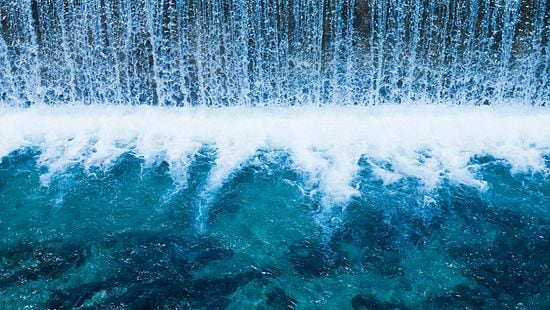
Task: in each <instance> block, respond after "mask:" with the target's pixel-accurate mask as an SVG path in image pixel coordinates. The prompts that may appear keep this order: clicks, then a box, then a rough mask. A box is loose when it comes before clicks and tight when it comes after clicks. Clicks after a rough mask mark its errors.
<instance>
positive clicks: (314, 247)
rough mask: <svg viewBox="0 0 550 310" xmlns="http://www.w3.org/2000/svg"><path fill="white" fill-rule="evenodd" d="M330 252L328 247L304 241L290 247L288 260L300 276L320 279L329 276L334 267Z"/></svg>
mask: <svg viewBox="0 0 550 310" xmlns="http://www.w3.org/2000/svg"><path fill="white" fill-rule="evenodd" d="M328 252H329V248H328V247H326V246H322V245H320V244H316V243H314V242H312V241H310V240H303V241H300V242H298V243H295V244H292V245H291V246H290V247H289V253H288V260H289V261H290V263H291V264H292V266H294V269H295V270H296V271H297V272H298V273H299V274H302V275H306V276H314V277H319V276H324V275H327V274H328V273H329V271H330V270H331V269H333V267H334V263H333V261H332V260H331V259H330V258H329V256H328Z"/></svg>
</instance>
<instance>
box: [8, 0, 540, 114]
mask: <svg viewBox="0 0 550 310" xmlns="http://www.w3.org/2000/svg"><path fill="white" fill-rule="evenodd" d="M549 5H550V4H549V3H548V1H547V0H444V1H439V0H423V1H421V0H385V1H376V0H324V1H319V0H277V1H266V0H213V1H203V0H140V1H128V0H113V1H104V0H87V1H79V0H17V1H16V0H2V1H0V22H1V27H0V101H1V102H3V103H4V104H8V105H30V104H33V103H49V104H57V103H65V102H82V103H117V104H140V103H144V104H154V105H180V106H181V105H187V106H188V105H210V106H223V105H230V106H233V105H297V104H298V105H299V104H315V105H317V104H358V105H367V104H378V103H386V102H388V103H406V102H435V103H453V104H502V103H505V102H513V103H523V104H532V105H544V104H546V103H548V100H550V85H549V78H548V77H549V76H550V40H549V36H550V6H549Z"/></svg>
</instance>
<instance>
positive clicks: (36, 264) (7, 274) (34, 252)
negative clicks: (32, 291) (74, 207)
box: [0, 243, 89, 287]
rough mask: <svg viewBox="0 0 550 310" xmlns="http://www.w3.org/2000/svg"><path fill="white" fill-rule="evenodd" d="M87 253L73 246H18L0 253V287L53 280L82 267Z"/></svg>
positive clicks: (31, 244)
mask: <svg viewBox="0 0 550 310" xmlns="http://www.w3.org/2000/svg"><path fill="white" fill-rule="evenodd" d="M88 255H89V250H88V249H85V248H82V247H79V246H77V245H75V244H56V243H51V244H41V243H36V244H34V243H22V244H20V245H18V246H16V247H13V248H10V249H8V250H7V251H3V252H0V257H2V258H3V260H4V262H5V263H4V264H3V266H2V269H0V274H1V277H0V287H7V286H11V285H15V284H17V283H24V282H27V281H34V280H38V279H42V278H44V279H54V278H57V277H59V276H61V275H62V274H63V273H65V272H67V271H68V270H70V269H73V268H78V267H80V266H81V265H82V264H84V262H85V260H86V257H87V256H88Z"/></svg>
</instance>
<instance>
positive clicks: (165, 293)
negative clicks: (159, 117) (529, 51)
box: [0, 110, 550, 309]
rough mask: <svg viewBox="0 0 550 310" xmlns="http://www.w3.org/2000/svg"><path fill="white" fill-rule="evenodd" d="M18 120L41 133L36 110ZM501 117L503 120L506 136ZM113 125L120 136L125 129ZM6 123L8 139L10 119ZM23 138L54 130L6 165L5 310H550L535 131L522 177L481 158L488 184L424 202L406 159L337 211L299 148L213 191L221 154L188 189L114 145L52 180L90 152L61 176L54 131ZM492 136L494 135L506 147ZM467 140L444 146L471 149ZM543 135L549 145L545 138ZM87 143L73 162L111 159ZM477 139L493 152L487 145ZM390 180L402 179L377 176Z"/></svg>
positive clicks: (441, 188)
mask: <svg viewBox="0 0 550 310" xmlns="http://www.w3.org/2000/svg"><path fill="white" fill-rule="evenodd" d="M46 111H49V110H46ZM12 112H13V113H11V114H17V113H29V114H25V116H26V117H25V120H31V119H32V117H31V116H32V115H31V114H30V113H32V110H31V111H30V112H24V111H23V112H21V111H19V110H17V111H15V110H13V111H12ZM16 112H17V113H16ZM42 112H44V111H42ZM58 112H59V111H58ZM58 112H55V113H58ZM458 112H460V111H458ZM71 113H73V115H72V116H71V117H73V118H76V119H77V120H76V121H77V122H78V120H79V116H78V115H76V116H75V115H74V111H73V112H71V111H63V113H61V114H63V115H65V114H67V115H70V114H71ZM162 113H168V112H166V111H165V112H162ZM453 113H455V114H456V113H457V111H454V112H453ZM491 113H493V115H495V116H496V119H497V121H495V120H493V122H496V123H498V122H499V121H498V120H504V121H503V122H506V121H511V120H510V119H509V118H505V117H504V116H501V117H498V115H500V114H498V113H496V112H494V111H493V112H491ZM38 114H44V113H38ZM46 114H47V113H46ZM83 114H85V115H86V117H87V118H88V119H96V118H97V117H96V116H97V115H95V114H93V113H90V111H87V112H86V111H85V112H84V113H83ZM111 114H112V115H113V119H111V120H110V121H113V122H114V120H115V119H116V120H117V121H118V122H117V124H123V121H122V118H121V117H119V116H117V115H118V114H116V113H115V112H112V113H111ZM145 114H147V115H148V116H150V115H151V114H150V113H145ZM382 114H383V113H382ZM397 114H399V113H397ZM426 114H427V113H426ZM458 114H460V113H458ZM473 114H475V115H477V114H479V111H474V112H473ZM473 114H472V115H473ZM3 115H4V116H3V117H4V118H3V120H4V124H7V117H9V115H8V113H6V114H3ZM465 115H470V114H468V113H466V114H465ZM533 115H535V116H536V117H541V118H544V117H546V116H545V115H547V113H546V112H544V111H538V112H537V111H535V113H534V114H533ZM470 116H471V115H470ZM52 117H53V116H51V115H46V116H44V119H45V118H52ZM117 117H118V119H117ZM273 117H274V116H273ZM301 117H302V118H303V117H304V114H302V115H301ZM310 117H311V115H310ZM373 117H374V116H373ZM482 117H483V116H482ZM508 117H511V116H510V115H508ZM252 118H253V117H252ZM313 118H314V119H315V117H313ZM331 118H336V119H337V118H338V116H337V115H336V116H335V115H331ZM378 118H379V119H381V118H383V117H382V116H379V117H378ZM436 118H437V117H436ZM151 119H152V120H155V118H154V117H151V118H150V120H151ZM230 119H231V121H230V122H229V123H232V122H233V121H234V118H232V117H230ZM437 119H439V118H437ZM462 119H467V117H463V118H462ZM264 120H265V119H264ZM318 121H319V119H318V118H317V122H318ZM515 121H517V119H516V120H514V121H512V123H514V122H515ZM487 122H488V123H490V122H491V120H489V119H487ZM15 123H17V122H15ZM321 123H322V121H321ZM19 124H20V125H21V126H23V127H21V128H27V127H28V128H31V127H32V128H33V130H36V131H37V132H38V131H40V130H41V129H40V128H42V127H41V126H43V128H46V127H48V128H50V129H47V130H46V129H44V130H43V133H44V134H43V135H42V136H41V138H37V137H36V135H34V136H33V135H30V134H29V137H28V140H26V141H39V142H36V143H34V144H36V145H34V146H33V145H31V144H32V143H30V142H28V143H21V145H22V146H20V147H15V149H13V150H11V151H9V153H8V154H5V155H4V156H3V157H2V159H1V163H0V210H1V212H0V302H1V304H0V307H1V308H3V309H23V308H32V309H34V308H50V309H71V308H82V309H87V308H100V309H154V308H157V309H175V308H208V309H221V308H228V309H247V308H257V309H292V308H296V309H321V308H323V309H397V308H398V309H420V308H424V309H442V308H470V309H472V308H504V309H544V308H548V307H550V297H549V296H550V294H549V293H550V287H549V285H550V270H549V269H550V244H549V239H550V233H549V232H550V215H549V212H548V211H549V209H548V207H549V206H550V174H549V173H548V171H549V169H550V155H549V154H550V152H548V153H545V151H544V150H547V148H545V147H543V146H541V145H538V146H537V147H535V146H533V145H532V143H530V141H531V140H532V139H531V138H532V137H533V136H536V134H535V133H534V132H533V136H524V137H523V139H524V140H525V141H526V143H528V145H531V149H529V150H531V151H533V149H534V150H538V151H540V160H541V162H540V163H541V166H540V167H538V168H537V169H534V168H531V169H527V170H521V169H518V168H517V167H516V166H515V165H517V162H514V160H513V158H514V157H513V156H511V155H510V154H509V158H503V157H497V156H494V155H491V154H483V153H479V154H474V155H467V157H468V161H467V169H469V171H470V172H471V174H472V176H473V177H474V179H475V180H478V181H480V182H481V184H484V185H483V186H481V187H480V186H475V185H472V184H474V183H472V182H460V181H459V180H461V178H457V177H456V176H454V174H453V173H451V172H450V171H449V168H445V167H440V168H437V169H435V170H434V171H433V172H431V174H437V175H438V182H437V183H435V184H434V185H433V186H431V187H428V186H427V185H426V184H427V181H426V180H427V177H426V176H425V172H422V173H421V174H418V175H416V176H415V174H414V171H413V170H412V168H410V169H409V170H406V169H405V168H403V163H402V162H400V161H399V160H398V159H397V157H395V156H394V157H391V158H388V159H387V160H386V161H384V160H382V159H380V158H376V157H374V156H370V155H369V152H365V154H364V155H362V156H360V158H359V160H358V161H357V162H356V166H357V170H356V172H355V173H354V174H353V176H352V178H351V180H350V181H349V186H350V187H351V188H353V189H354V193H353V195H350V196H348V198H347V199H336V198H334V199H332V200H330V201H329V200H327V198H326V197H327V196H331V195H330V193H331V191H330V190H329V189H328V188H329V187H330V186H333V187H334V186H336V185H337V184H338V182H333V183H330V182H328V183H327V181H323V180H322V179H315V178H314V177H312V175H311V173H309V174H308V173H304V172H303V171H302V169H300V168H298V167H299V166H298V165H297V160H298V161H299V160H300V159H299V156H298V155H297V152H296V151H295V149H292V148H278V147H263V148H257V149H251V150H252V151H251V153H249V154H248V158H247V159H246V160H244V161H242V162H241V163H240V164H239V165H238V166H237V167H236V168H233V169H231V171H230V172H229V174H228V175H227V176H225V177H224V178H223V182H221V183H220V184H219V185H218V186H212V185H211V183H212V181H211V179H212V176H213V173H214V171H215V169H216V167H218V168H219V167H220V165H221V164H222V163H221V161H220V158H222V154H226V155H227V151H226V152H225V153H224V151H223V148H222V147H221V146H219V147H216V144H208V143H206V144H203V145H202V146H201V147H199V148H198V149H197V150H196V151H195V152H193V153H191V155H189V156H188V157H186V159H185V160H184V162H185V166H186V170H185V178H186V180H187V181H186V182H178V181H177V178H176V177H175V175H174V170H175V169H176V168H177V167H176V166H175V164H174V163H173V162H172V163H171V161H170V160H169V159H168V158H169V156H168V155H166V152H168V153H169V150H168V151H165V152H164V153H165V155H164V157H155V158H156V159H154V160H150V157H151V156H150V155H151V154H148V153H146V152H143V151H140V149H141V150H142V149H143V148H139V147H136V146H135V145H134V146H132V145H128V144H127V143H126V142H121V141H119V143H121V144H120V145H119V149H120V150H123V151H120V154H119V153H116V152H115V154H116V155H114V156H113V157H112V158H113V159H112V160H111V161H110V162H109V164H105V163H103V164H92V165H88V164H87V163H86V161H85V160H83V159H80V160H73V161H72V162H70V163H69V164H66V163H65V164H64V165H63V169H57V170H56V169H55V167H57V166H56V163H57V162H60V161H63V159H64V158H65V159H66V158H73V159H74V158H76V157H75V154H79V152H71V150H72V149H74V147H71V146H70V145H71V144H70V143H71V141H77V140H79V138H78V135H76V136H74V137H72V138H68V139H66V137H65V138H64V140H63V141H65V144H64V145H65V148H64V149H63V150H62V151H59V152H58V153H56V154H62V155H56V156H57V157H55V156H54V157H55V158H56V159H55V160H54V159H52V158H54V157H52V156H53V155H51V154H52V152H53V151H52V150H51V149H49V148H47V147H46V144H52V142H51V141H54V140H52V139H53V138H52V135H53V134H52V133H55V130H54V129H51V128H53V127H55V126H58V125H55V124H56V123H55V121H52V122H51V124H47V125H44V123H43V122H37V123H35V124H42V125H34V126H28V125H24V124H23V123H22V122H21V123H19ZM348 124H349V122H348ZM499 124H500V125H501V127H500V128H501V130H502V132H501V135H498V136H507V135H511V134H506V133H507V132H509V131H508V130H507V129H509V128H510V127H507V126H506V125H503V124H504V123H499ZM386 125H387V129H388V130H389V134H391V132H392V129H391V128H393V127H391V125H390V124H386ZM466 125H468V124H467V123H466ZM6 126H7V125H6ZM82 126H85V125H82ZM120 126H122V125H120ZM159 126H160V125H159ZM205 126H206V124H205ZM266 126H267V125H266ZM319 126H320V127H322V124H320V125H319ZM349 126H353V125H349ZM468 126H469V127H472V126H474V127H475V126H476V125H474V123H472V124H470V125H468ZM58 127H60V128H64V130H72V131H74V132H77V128H72V129H67V126H61V125H59V126H58ZM343 127H345V126H343ZM524 127H525V126H524ZM407 128H408V129H409V130H411V128H414V126H413V127H407ZM463 129H464V128H458V129H457V132H458V133H452V134H451V133H448V132H447V133H446V134H448V135H453V134H454V135H455V138H456V139H457V140H460V137H459V136H460V134H459V133H462V132H464V130H463ZM25 130H27V129H20V130H18V132H24V131H25ZM257 130H260V131H261V128H260V129H258V128H256V129H254V131H257ZM281 130H282V129H281ZM142 131H143V132H145V130H142ZM546 131H548V130H547V129H545V128H541V130H540V131H539V132H538V134H539V135H540V136H541V137H543V138H544V137H546V136H544V134H545V132H546ZM3 132H4V133H5V132H6V131H5V129H4V131H3ZM48 132H49V135H48ZM116 132H117V131H115V130H114V129H113V131H112V133H113V134H114V133H116ZM395 132H398V131H395ZM87 134H88V135H89V136H90V137H91V138H90V140H91V141H94V142H92V145H93V146H94V147H93V148H94V151H91V152H88V153H86V152H81V153H84V154H83V155H82V154H80V155H78V156H82V158H84V159H86V158H89V157H91V156H92V155H93V154H96V155H97V154H99V153H100V152H101V149H103V150H105V149H109V148H107V147H105V146H103V147H102V146H101V141H102V140H101V139H102V138H104V136H105V135H106V133H105V132H103V133H102V134H100V133H96V134H92V133H90V132H89V131H88V133H87ZM226 134H227V135H230V134H229V133H227V131H226ZM430 134H431V135H433V136H438V135H439V134H437V133H435V134H434V133H433V132H431V133H430ZM358 135H359V134H358ZM418 136H421V135H418ZM479 136H481V137H484V138H483V139H481V138H480V139H481V140H484V141H489V138H488V137H489V134H488V133H480V135H479ZM7 137H8V136H7V134H6V135H4V143H6V141H7V140H6V138H7ZM325 138H326V137H325ZM417 138H418V139H419V140H422V139H421V138H420V137H417ZM157 139H160V138H158V137H157ZM495 139H496V138H495ZM8 140H9V139H8ZM115 140H116V139H115ZM134 140H135V139H134ZM138 140H139V139H138ZM481 140H479V141H481ZM542 140H544V139H542ZM499 141H500V140H499ZM503 141H506V140H503ZM332 142H333V143H336V142H335V140H333V141H332ZM45 143H46V144H45ZM75 143H76V142H75ZM94 143H95V144H94ZM136 143H137V142H136ZM472 143H473V142H472ZM503 143H504V142H501V144H500V145H506V144H505V143H504V144H503ZM14 145H17V144H16V143H14V144H12V146H14ZM60 145H62V144H60ZM334 145H336V144H334ZM488 145H491V144H490V143H489V144H488ZM403 146H404V144H402V145H401V146H399V147H398V146H395V147H396V148H400V147H403ZM422 146H423V147H424V148H423V150H421V151H419V152H417V153H416V157H415V160H416V165H417V166H416V167H417V168H418V169H420V168H422V167H424V168H426V167H428V166H429V163H430V160H431V159H434V160H435V159H436V158H439V157H437V155H436V154H440V158H443V157H441V156H442V155H441V154H444V150H445V149H444V150H443V151H442V150H439V151H437V149H436V148H435V147H432V148H428V145H427V144H426V143H423V144H422ZM508 147H510V145H508ZM59 148H60V147H59V145H58V146H56V147H55V149H56V150H58V149H59ZM174 148H176V149H177V147H174ZM4 149H7V148H4ZM83 149H90V146H87V147H84V148H83ZM235 149H239V148H235ZM497 149H498V148H497V147H495V152H496V151H497ZM446 150H448V149H447V148H446ZM508 150H511V148H508ZM529 150H525V153H529ZM48 154H49V155H48ZM324 154H331V153H330V151H327V153H324ZM522 154H523V153H522ZM524 155H525V154H524ZM71 156H72V157H71ZM98 156H99V155H98ZM327 156H328V155H327ZM153 157H154V156H153ZM78 158H80V157H78ZM225 158H227V156H226V157H225ZM392 158H393V159H392ZM524 158H527V157H524ZM329 162H330V161H329ZM440 162H445V161H443V160H441V161H440ZM302 166H303V165H302ZM337 167H342V166H337ZM381 167H382V168H383V169H384V171H386V172H387V173H392V172H393V173H400V174H401V177H400V178H395V179H391V180H390V181H388V180H387V179H384V178H381V177H380V175H381V174H380V172H379V170H380V169H381ZM337 170H338V171H341V170H340V168H338V169H337ZM400 171H401V172H400ZM406 171H409V172H406ZM410 171H413V172H410ZM430 171H431V170H430ZM48 172H52V174H51V175H50V176H49V178H48V181H47V183H46V184H45V181H44V175H48ZM325 174H327V175H329V176H330V177H331V178H336V176H337V174H334V173H333V174H331V173H330V172H327V173H325ZM462 179H463V178H462ZM342 182H344V183H345V181H342ZM323 184H329V185H330V186H329V185H323ZM337 190H338V189H332V196H333V197H336V196H337V195H336V194H335V193H336V192H337Z"/></svg>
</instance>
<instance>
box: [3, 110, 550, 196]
mask: <svg viewBox="0 0 550 310" xmlns="http://www.w3.org/2000/svg"><path fill="white" fill-rule="evenodd" d="M205 144H208V145H210V146H211V147H212V148H215V149H216V154H217V158H216V166H215V168H214V169H213V170H212V171H211V175H210V180H209V184H208V188H209V190H215V189H216V188H218V187H219V186H220V185H221V184H223V182H224V181H225V180H226V179H227V177H228V176H229V175H230V173H231V172H232V171H234V170H235V169H237V168H238V167H239V166H240V165H241V164H242V163H243V162H245V161H247V160H248V159H249V158H250V157H251V156H253V155H254V154H255V153H256V151H257V150H258V149H283V150H287V151H288V152H289V153H290V154H291V156H292V159H293V161H294V163H295V164H296V166H297V168H298V169H300V170H302V171H304V172H306V173H307V174H308V175H309V179H310V180H311V181H312V182H315V183H317V184H318V185H319V188H320V190H321V191H322V192H323V194H324V196H325V197H327V199H328V200H330V201H331V202H336V203H338V202H344V201H346V200H348V199H349V198H350V197H351V196H353V195H354V194H356V193H357V190H356V189H355V188H354V187H353V186H352V181H353V178H354V176H355V175H356V173H357V172H358V170H359V165H358V161H359V159H360V158H361V156H366V158H368V159H369V162H371V163H373V164H375V165H376V163H378V166H375V168H374V169H373V173H375V174H376V176H377V177H379V178H380V179H382V180H383V181H384V182H385V183H386V184H390V183H392V182H395V181H397V180H399V179H400V178H402V177H403V176H411V177H416V178H418V179H420V180H421V181H422V182H423V184H424V185H425V186H426V188H427V189H428V190H429V189H431V188H434V187H436V186H437V185H438V184H439V183H440V182H441V180H442V179H443V178H449V179H451V180H452V181H454V182H457V183H463V184H467V185H471V186H477V187H479V188H484V186H485V184H484V182H483V181H480V180H477V179H476V177H475V175H473V173H472V169H471V167H468V162H469V160H470V158H471V157H472V156H473V155H475V154H491V155H493V156H495V157H497V158H502V159H505V160H507V161H508V162H509V163H510V164H511V165H512V167H513V169H514V171H524V172H526V171H527V172H528V171H540V170H543V169H545V165H544V160H543V156H544V155H545V154H549V153H550V110H549V109H545V108H528V107H457V106H433V105H432V106H428V105H417V106H411V105H407V106H378V107H360V108H359V107H323V108H315V107H295V108H288V107H287V108H246V107H228V108H164V107H163V108H161V107H150V106H110V105H106V106H99V105H95V106H81V105H71V106H53V107H48V106H33V107H31V108H27V109H18V108H9V107H2V108H0V156H2V157H3V156H5V155H8V154H9V153H10V152H12V151H14V150H16V149H18V148H21V147H26V146H35V147H39V148H40V149H41V150H42V153H41V155H40V164H42V165H44V166H46V167H47V168H48V173H47V174H45V175H44V176H43V178H42V180H43V182H44V185H47V184H48V181H49V178H50V177H51V176H52V175H54V174H56V173H58V172H60V171H63V170H64V169H66V168H67V167H69V166H70V165H72V164H74V163H82V164H84V165H85V166H86V167H88V168H89V167H91V166H100V167H109V165H110V164H111V163H112V162H113V161H114V160H115V159H116V158H117V157H118V156H120V155H121V154H122V153H124V152H126V151H128V150H132V151H133V152H135V153H136V154H137V155H139V156H142V157H143V158H144V159H145V161H146V163H152V162H154V161H155V160H159V159H163V160H166V161H167V162H169V163H170V165H171V171H172V173H173V176H174V179H175V180H176V181H178V182H181V183H182V184H183V183H185V179H186V168H187V167H188V165H189V163H190V160H191V159H190V158H192V156H193V154H195V153H196V152H198V151H199V150H200V149H201V148H202V147H203V146H204V145H205ZM380 163H390V164H391V166H392V171H388V169H386V168H384V167H383V165H381V164H380Z"/></svg>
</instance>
